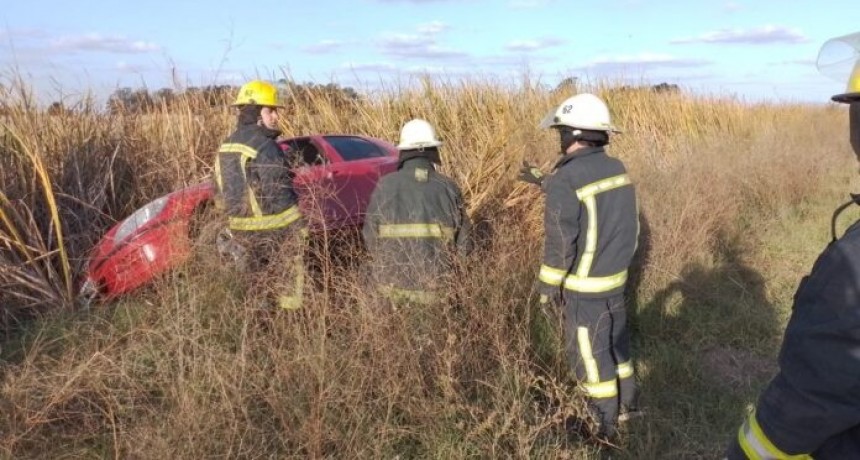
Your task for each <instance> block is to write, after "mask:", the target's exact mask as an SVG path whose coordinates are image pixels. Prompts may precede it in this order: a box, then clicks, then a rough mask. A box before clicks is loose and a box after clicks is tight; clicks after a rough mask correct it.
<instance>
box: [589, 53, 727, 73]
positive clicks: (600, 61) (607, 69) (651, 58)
mask: <svg viewBox="0 0 860 460" xmlns="http://www.w3.org/2000/svg"><path fill="white" fill-rule="evenodd" d="M709 64H710V62H709V61H705V60H701V59H689V58H678V57H674V56H672V55H669V54H658V53H640V54H638V55H621V56H608V57H600V58H597V59H594V60H592V61H591V62H589V63H587V64H585V65H584V66H582V67H580V69H581V70H587V71H593V72H597V73H615V72H624V71H642V70H652V69H658V68H675V69H678V68H696V67H704V66H706V65H709Z"/></svg>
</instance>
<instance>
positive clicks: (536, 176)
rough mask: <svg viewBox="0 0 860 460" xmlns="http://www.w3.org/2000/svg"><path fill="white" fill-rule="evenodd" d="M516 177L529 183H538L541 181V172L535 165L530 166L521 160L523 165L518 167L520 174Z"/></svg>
mask: <svg viewBox="0 0 860 460" xmlns="http://www.w3.org/2000/svg"><path fill="white" fill-rule="evenodd" d="M517 179H518V180H521V181H523V182H528V183H529V184H535V185H540V184H541V183H542V182H543V172H542V171H541V170H540V169H538V167H537V166H532V165H530V164H529V163H528V162H527V161H525V160H523V167H522V168H520V175H519V176H518V177H517Z"/></svg>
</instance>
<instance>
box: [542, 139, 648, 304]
mask: <svg viewBox="0 0 860 460" xmlns="http://www.w3.org/2000/svg"><path fill="white" fill-rule="evenodd" d="M543 188H544V191H545V192H546V211H545V214H544V229H545V232H546V236H545V241H544V258H543V265H542V266H541V269H540V273H539V275H538V278H539V279H540V281H541V286H542V287H541V293H543V294H545V295H550V294H553V293H554V292H557V291H558V290H559V289H561V288H565V289H567V290H570V291H573V292H576V293H578V294H580V295H582V296H584V297H594V298H597V297H609V296H612V295H616V294H620V293H622V292H623V290H624V284H625V283H626V282H627V269H628V267H629V266H630V261H631V260H632V258H633V253H634V252H635V250H636V241H637V238H638V233H639V217H638V210H637V205H636V193H635V191H634V188H633V185H632V183H631V181H630V177H629V176H628V175H627V171H626V169H625V168H624V165H623V164H622V163H621V161H620V160H618V159H616V158H611V157H609V156H608V155H606V152H605V151H604V150H603V148H602V147H591V148H585V149H581V150H578V151H576V152H574V153H572V154H568V155H565V156H563V157H562V158H561V160H559V162H558V163H557V164H556V166H555V172H554V173H553V174H551V175H549V176H548V177H547V178H546V179H545V180H544V183H543Z"/></svg>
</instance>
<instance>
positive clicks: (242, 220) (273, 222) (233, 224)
mask: <svg viewBox="0 0 860 460" xmlns="http://www.w3.org/2000/svg"><path fill="white" fill-rule="evenodd" d="M301 217H302V213H301V211H299V206H298V205H293V206H291V207H289V208H287V209H286V210H284V211H283V212H280V213H278V214H271V215H268V216H255V217H228V225H229V227H230V229H231V230H242V231H258V230H277V229H280V228H285V227H288V226H289V225H290V224H292V223H294V222H295V221H297V220H299V219H301Z"/></svg>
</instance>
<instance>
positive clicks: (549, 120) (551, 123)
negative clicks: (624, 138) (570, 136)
mask: <svg viewBox="0 0 860 460" xmlns="http://www.w3.org/2000/svg"><path fill="white" fill-rule="evenodd" d="M555 112H556V109H552V110H550V111H549V112H547V114H546V115H545V116H544V117H543V120H541V122H540V123H539V124H538V128H539V129H550V128H559V127H561V126H566V127H568V128H573V129H587V130H591V131H606V132H609V133H613V134H621V133H623V132H624V131H621V130H620V129H618V128H616V127H615V126H612V125H610V126H609V128H606V127H589V126H569V125H566V124H564V123H557V122H556V116H555Z"/></svg>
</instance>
